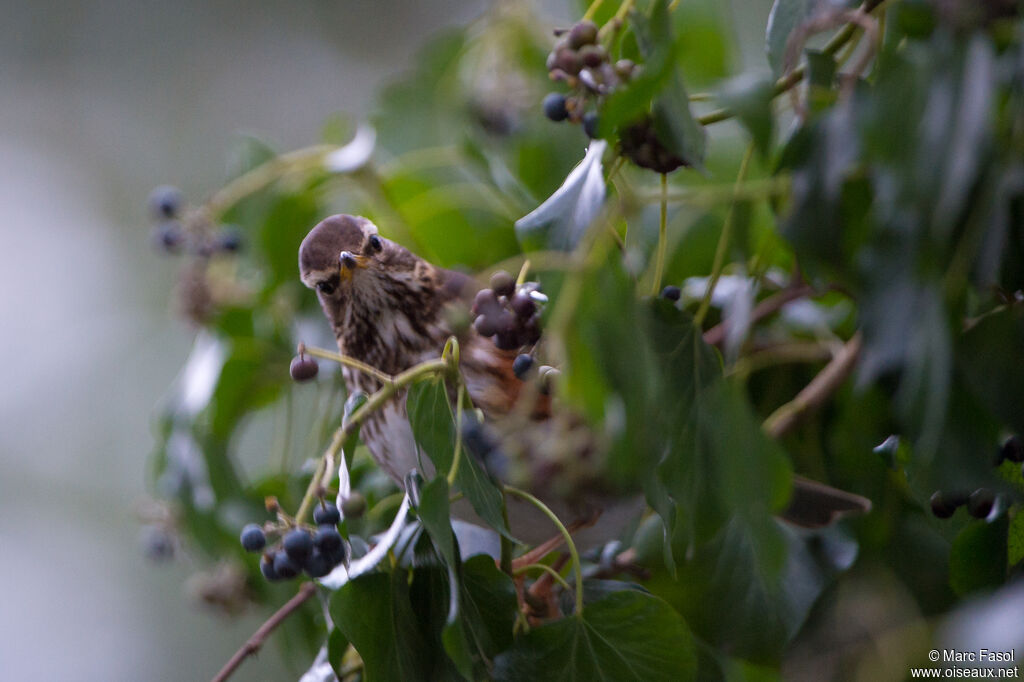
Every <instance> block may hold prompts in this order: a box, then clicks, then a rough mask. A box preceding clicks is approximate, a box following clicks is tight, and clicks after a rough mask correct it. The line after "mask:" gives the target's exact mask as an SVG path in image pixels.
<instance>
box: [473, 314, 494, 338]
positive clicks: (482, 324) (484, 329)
mask: <svg viewBox="0 0 1024 682" xmlns="http://www.w3.org/2000/svg"><path fill="white" fill-rule="evenodd" d="M473 329H475V330H476V333H477V334H479V335H480V336H494V334H495V333H496V332H497V331H498V330H497V329H496V328H495V326H494V322H492V321H491V318H489V317H488V316H487V315H478V316H477V318H476V319H475V320H473Z"/></svg>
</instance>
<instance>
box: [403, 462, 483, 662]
mask: <svg viewBox="0 0 1024 682" xmlns="http://www.w3.org/2000/svg"><path fill="white" fill-rule="evenodd" d="M416 511H417V513H418V514H419V518H420V522H421V523H422V524H423V527H424V528H425V529H426V531H427V533H428V534H429V535H430V539H431V540H432V541H433V543H434V547H435V548H436V549H437V551H438V553H439V554H440V555H441V559H442V561H443V562H444V565H445V569H446V571H447V575H448V615H447V617H446V618H445V624H444V629H443V630H442V631H441V641H442V643H443V644H444V649H445V651H446V652H447V653H448V656H449V657H451V659H452V661H453V662H454V663H455V667H456V668H457V669H458V671H459V673H460V674H462V676H463V677H465V678H466V679H472V678H473V660H472V657H471V654H470V650H469V641H468V639H467V637H466V631H465V628H464V627H463V624H462V618H461V613H460V611H461V610H460V607H459V601H460V600H459V597H460V593H461V590H460V587H459V576H458V573H457V570H458V567H459V557H458V553H457V550H456V548H455V535H454V534H453V533H452V522H451V516H450V513H449V509H448V481H447V479H446V478H445V477H444V476H441V475H438V476H436V477H435V478H434V479H433V480H432V481H429V482H428V483H427V484H426V485H424V486H423V488H422V489H421V490H420V504H419V507H417V508H416Z"/></svg>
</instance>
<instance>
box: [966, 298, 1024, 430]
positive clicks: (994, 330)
mask: <svg viewBox="0 0 1024 682" xmlns="http://www.w3.org/2000/svg"><path fill="white" fill-rule="evenodd" d="M959 351H960V352H959V353H958V354H957V357H958V358H959V359H960V361H961V364H962V367H963V373H964V378H965V380H966V383H967V385H968V386H969V387H970V388H971V390H972V391H973V393H974V394H975V396H977V398H978V399H979V400H981V401H982V402H983V403H984V404H985V406H986V407H987V408H988V409H990V410H991V411H992V412H993V414H995V415H997V416H998V417H999V418H1000V419H1002V420H1003V421H1004V422H1005V423H1006V424H1007V425H1008V426H1009V427H1011V428H1012V429H1014V430H1015V431H1017V432H1018V433H1024V390H1022V388H1021V387H1024V363H1022V362H1021V361H1020V358H1021V357H1024V309H1022V308H1021V307H1020V306H1013V307H1010V308H1007V309H1006V310H1003V311H1001V312H998V313H993V314H991V315H987V316H985V317H983V318H982V319H981V320H979V321H978V322H977V323H976V324H974V326H972V327H971V328H970V329H969V330H968V331H967V332H966V333H965V334H964V335H963V338H962V339H961V348H960V349H959Z"/></svg>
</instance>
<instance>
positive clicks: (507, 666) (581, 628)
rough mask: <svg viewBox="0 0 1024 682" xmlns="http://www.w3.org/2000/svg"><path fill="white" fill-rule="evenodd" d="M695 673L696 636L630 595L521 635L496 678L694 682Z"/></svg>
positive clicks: (652, 602) (661, 608) (674, 617)
mask: <svg viewBox="0 0 1024 682" xmlns="http://www.w3.org/2000/svg"><path fill="white" fill-rule="evenodd" d="M696 669H697V654H696V650H695V646H694V642H693V637H692V636H691V635H690V630H689V628H687V627H686V623H685V622H683V619H682V618H680V617H679V614H678V613H676V612H675V611H674V610H673V609H672V607H671V606H669V605H668V604H666V603H665V602H664V601H662V600H661V599H658V598H657V597H655V596H652V595H650V594H647V593H645V592H640V591H633V590H628V591H621V592H615V593H612V594H610V595H608V596H607V597H605V598H604V599H602V600H600V601H597V602H594V603H592V604H589V605H588V606H587V607H586V608H585V609H584V610H583V612H582V613H580V614H579V615H578V616H570V617H568V618H563V619H562V620H558V621H555V622H554V623H548V624H546V625H542V626H540V627H537V628H534V629H532V630H530V632H529V633H528V634H526V635H522V636H520V637H519V638H518V639H517V640H516V642H515V644H514V645H513V646H512V648H511V649H510V650H509V651H507V652H505V653H503V654H501V655H500V656H498V658H497V659H495V662H494V678H495V679H496V680H507V681H513V680H539V679H549V680H644V681H651V682H654V681H656V680H672V681H674V682H678V681H681V680H691V679H694V677H695V674H696Z"/></svg>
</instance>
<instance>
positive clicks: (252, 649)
mask: <svg viewBox="0 0 1024 682" xmlns="http://www.w3.org/2000/svg"><path fill="white" fill-rule="evenodd" d="M314 594H316V584H315V583H313V582H308V583H303V584H302V587H300V588H299V592H298V594H296V595H295V596H294V597H292V598H291V599H289V600H288V601H287V602H286V603H285V605H284V606H282V607H281V608H279V609H278V610H277V611H276V612H275V613H274V615H272V616H271V617H270V618H268V619H267V620H266V622H265V623H263V625H261V626H260V627H259V629H258V630H256V632H254V633H253V635H252V637H250V638H249V639H248V640H247V641H246V642H245V644H243V645H242V646H241V648H240V649H239V650H238V651H236V652H235V654H234V655H233V656H232V657H231V658H230V659H229V660H228V662H227V663H225V664H224V667H223V668H221V669H220V672H218V673H217V674H216V675H215V676H214V678H213V681H212V682H224V680H226V679H228V678H229V677H231V675H232V674H233V673H234V672H235V670H237V669H238V666H240V665H241V664H242V661H244V660H245V659H246V658H248V657H249V656H252V655H253V654H255V653H256V652H257V651H259V650H260V648H261V647H262V646H263V644H264V643H265V642H266V641H267V637H269V636H270V633H272V632H273V631H274V630H275V629H277V626H279V625H280V624H281V623H283V622H284V621H285V619H286V618H288V616H290V615H292V614H293V613H294V612H295V611H296V610H297V609H298V608H299V607H300V606H302V605H303V604H304V603H305V602H306V601H307V600H308V599H309V598H310V597H312V596H313V595H314Z"/></svg>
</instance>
